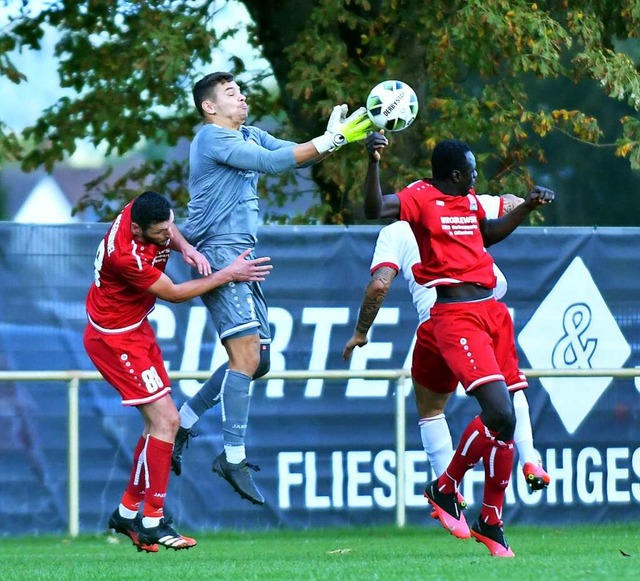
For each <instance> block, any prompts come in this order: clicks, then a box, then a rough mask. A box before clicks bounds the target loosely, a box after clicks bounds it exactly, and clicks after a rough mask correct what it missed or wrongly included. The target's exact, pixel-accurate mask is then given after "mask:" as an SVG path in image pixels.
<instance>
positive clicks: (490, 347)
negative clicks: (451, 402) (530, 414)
mask: <svg viewBox="0 0 640 581" xmlns="http://www.w3.org/2000/svg"><path fill="white" fill-rule="evenodd" d="M431 320H432V321H433V332H434V335H435V339H436V341H437V346H438V349H439V350H440V352H441V354H442V357H443V358H444V360H445V361H446V363H447V365H448V366H449V368H450V369H451V371H452V372H453V373H454V375H455V376H456V377H457V378H458V379H459V380H460V383H462V386H463V387H464V389H465V391H467V392H470V391H473V390H474V389H475V388H476V387H478V386H480V385H483V384H485V383H490V382H492V381H504V382H505V383H506V384H507V388H508V389H509V391H518V390H520V389H525V388H526V387H528V384H527V378H526V377H525V376H524V374H523V373H522V371H520V368H519V367H518V355H517V353H516V345H515V341H514V331H513V321H512V320H511V316H510V315H509V310H508V309H507V307H506V305H505V304H504V303H501V302H499V301H497V300H495V299H494V298H491V299H487V300H485V301H479V302H463V303H436V304H435V305H434V306H433V307H432V308H431Z"/></svg>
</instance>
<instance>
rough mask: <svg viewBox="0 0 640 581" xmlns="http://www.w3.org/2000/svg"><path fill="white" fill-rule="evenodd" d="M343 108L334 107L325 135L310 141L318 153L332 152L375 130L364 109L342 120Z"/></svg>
mask: <svg viewBox="0 0 640 581" xmlns="http://www.w3.org/2000/svg"><path fill="white" fill-rule="evenodd" d="M345 108H346V105H336V106H335V107H334V108H333V111H332V112H331V116H330V117H329V123H328V124H327V131H326V133H325V134H324V135H321V136H320V137H316V138H314V139H312V140H311V142H312V143H313V145H314V146H315V148H316V149H317V150H318V153H326V152H328V151H334V150H335V149H337V148H338V147H341V146H342V145H345V144H346V143H353V142H354V141H360V140H361V139H364V138H365V137H366V136H367V134H368V133H369V132H370V131H371V130H373V129H374V128H375V126H374V124H373V122H372V121H371V119H369V115H368V114H367V110H366V109H365V108H364V107H360V108H358V109H356V110H355V111H354V112H353V113H351V115H349V117H346V118H344V116H345V115H346V111H345Z"/></svg>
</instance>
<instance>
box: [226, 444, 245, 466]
mask: <svg viewBox="0 0 640 581" xmlns="http://www.w3.org/2000/svg"><path fill="white" fill-rule="evenodd" d="M246 454H247V453H246V452H245V449H244V446H227V445H226V444H225V446H224V455H225V456H226V457H227V462H229V463H231V464H240V462H242V461H243V460H244V459H245V458H246V457H247V455H246Z"/></svg>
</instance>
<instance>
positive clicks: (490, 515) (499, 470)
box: [480, 440, 513, 525]
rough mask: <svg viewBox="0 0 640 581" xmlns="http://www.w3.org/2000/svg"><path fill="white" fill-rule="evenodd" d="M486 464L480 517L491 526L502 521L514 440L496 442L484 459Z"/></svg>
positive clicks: (511, 467)
mask: <svg viewBox="0 0 640 581" xmlns="http://www.w3.org/2000/svg"><path fill="white" fill-rule="evenodd" d="M482 463H483V464H484V498H483V499H482V509H481V511H480V517H481V518H482V520H484V522H486V523H487V524H490V525H495V524H498V523H499V522H501V521H502V507H503V505H504V491H505V489H506V488H507V486H508V485H509V480H510V479H511V470H512V469H513V440H507V441H506V442H502V441H500V440H495V441H494V443H493V446H491V447H489V448H488V449H487V453H486V454H485V455H484V457H483V458H482Z"/></svg>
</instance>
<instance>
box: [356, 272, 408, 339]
mask: <svg viewBox="0 0 640 581" xmlns="http://www.w3.org/2000/svg"><path fill="white" fill-rule="evenodd" d="M397 274H398V272H397V271H396V270H395V269H393V268H391V267H388V266H383V267H382V268H379V269H378V270H376V271H375V272H374V273H373V275H372V276H371V280H370V281H369V284H368V286H367V290H366V291H365V293H364V298H363V299H362V305H361V306H360V312H359V313H358V322H357V323H356V331H357V332H358V333H362V334H364V335H366V334H367V333H368V332H369V329H370V328H371V325H373V321H375V318H376V316H377V315H378V311H379V310H380V307H381V306H382V303H383V302H384V299H385V297H386V296H387V291H388V289H389V286H390V285H391V282H392V281H393V279H394V278H395V277H396V275H397ZM378 281H380V282H382V283H384V284H383V286H382V290H381V289H380V285H379V284H378Z"/></svg>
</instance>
